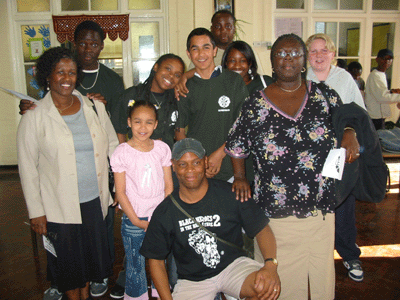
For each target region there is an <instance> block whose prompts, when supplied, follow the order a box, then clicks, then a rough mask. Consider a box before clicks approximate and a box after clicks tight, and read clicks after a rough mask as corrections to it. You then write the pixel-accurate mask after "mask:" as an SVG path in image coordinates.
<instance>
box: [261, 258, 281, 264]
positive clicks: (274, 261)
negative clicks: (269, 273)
mask: <svg viewBox="0 0 400 300" xmlns="http://www.w3.org/2000/svg"><path fill="white" fill-rule="evenodd" d="M267 261H270V262H272V263H273V264H274V265H275V266H278V260H277V259H276V258H266V259H264V262H267Z"/></svg>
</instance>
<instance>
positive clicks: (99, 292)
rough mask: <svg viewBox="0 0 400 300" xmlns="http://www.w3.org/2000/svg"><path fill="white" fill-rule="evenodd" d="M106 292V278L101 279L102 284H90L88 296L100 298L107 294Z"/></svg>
mask: <svg viewBox="0 0 400 300" xmlns="http://www.w3.org/2000/svg"><path fill="white" fill-rule="evenodd" d="M107 290H108V278H105V279H103V282H100V283H99V282H91V283H90V295H92V297H100V296H103V295H104V294H105V293H107Z"/></svg>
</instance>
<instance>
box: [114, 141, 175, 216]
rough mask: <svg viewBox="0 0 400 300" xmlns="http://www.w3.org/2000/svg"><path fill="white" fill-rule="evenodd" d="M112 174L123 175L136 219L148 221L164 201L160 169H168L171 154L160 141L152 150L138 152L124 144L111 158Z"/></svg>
mask: <svg viewBox="0 0 400 300" xmlns="http://www.w3.org/2000/svg"><path fill="white" fill-rule="evenodd" d="M110 163H111V167H112V170H113V172H116V173H122V172H125V177H126V195H127V196H128V199H129V202H130V203H131V205H132V207H133V209H134V211H135V213H136V215H137V216H138V217H140V218H143V217H149V218H150V217H151V215H152V214H153V211H154V210H155V209H156V207H157V205H158V204H159V203H160V202H161V201H162V200H164V187H165V183H164V171H163V167H168V166H170V165H171V150H170V148H169V146H168V145H167V144H166V143H164V142H162V141H159V140H154V148H153V149H152V150H151V151H149V152H141V151H139V150H136V149H135V148H132V147H131V146H129V145H128V144H127V143H123V144H120V145H119V146H118V147H117V148H116V149H115V151H114V153H113V155H112V156H111V160H110Z"/></svg>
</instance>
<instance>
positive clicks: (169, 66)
mask: <svg viewBox="0 0 400 300" xmlns="http://www.w3.org/2000/svg"><path fill="white" fill-rule="evenodd" d="M184 70H185V64H184V62H183V60H182V59H181V58H180V57H179V56H177V55H175V54H165V55H163V56H161V57H160V58H159V59H158V60H157V61H156V63H155V64H154V66H153V69H152V70H151V73H150V76H149V77H148V78H147V79H146V81H145V82H144V83H143V84H139V85H138V86H133V87H131V88H129V89H127V90H125V91H124V92H123V93H122V95H121V98H120V101H119V106H118V107H117V108H116V110H115V111H114V112H113V113H114V114H116V115H114V116H115V117H118V120H119V122H118V124H116V126H115V131H116V132H117V134H118V139H119V141H120V143H122V142H125V140H126V134H127V133H128V124H127V119H128V106H129V103H130V102H132V101H131V100H134V101H138V100H147V101H150V102H151V103H152V104H154V106H155V107H156V109H157V117H158V126H157V128H156V129H155V130H154V133H153V135H152V136H151V138H152V139H155V140H162V141H163V142H165V143H167V144H168V146H169V147H170V148H172V145H173V144H174V134H175V122H176V120H177V117H178V106H177V104H176V99H175V97H174V87H175V86H176V84H177V83H178V82H179V79H180V78H181V76H182V74H183V72H184ZM128 135H129V137H130V133H128Z"/></svg>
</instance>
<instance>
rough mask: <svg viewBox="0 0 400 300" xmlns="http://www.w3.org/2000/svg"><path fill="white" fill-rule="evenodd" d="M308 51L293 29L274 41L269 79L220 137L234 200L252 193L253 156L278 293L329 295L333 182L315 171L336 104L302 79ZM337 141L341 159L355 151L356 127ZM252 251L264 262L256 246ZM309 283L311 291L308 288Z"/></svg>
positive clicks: (326, 147) (330, 93) (331, 143)
mask: <svg viewBox="0 0 400 300" xmlns="http://www.w3.org/2000/svg"><path fill="white" fill-rule="evenodd" d="M306 61H307V50H306V47H305V44H304V42H303V41H302V40H301V39H300V38H299V37H298V36H296V35H294V34H290V35H284V36H281V37H279V38H278V39H277V41H276V42H275V43H274V45H273V47H272V50H271V62H272V67H273V77H274V79H275V82H274V83H273V84H271V85H269V86H268V87H267V88H266V89H264V90H262V91H260V92H259V93H255V94H253V95H252V96H251V97H250V98H249V99H247V100H246V102H245V103H244V105H243V107H242V111H241V114H240V116H239V118H238V119H237V120H236V122H235V124H234V125H233V127H232V129H231V132H230V134H229V136H228V141H227V143H226V149H225V151H226V153H227V154H228V155H230V156H231V157H232V163H233V167H234V174H235V182H234V183H233V189H234V190H235V191H236V193H237V196H238V197H237V198H238V199H239V198H240V199H241V200H246V199H247V198H248V197H249V196H250V189H249V185H248V182H247V181H246V179H245V176H244V173H245V171H244V158H246V157H247V156H248V155H249V154H250V153H252V154H253V155H254V169H255V181H254V184H255V185H254V195H253V197H254V200H255V201H256V202H257V203H258V204H259V205H260V207H261V208H262V209H263V210H264V212H265V214H266V215H267V216H268V217H269V218H270V226H271V228H272V230H273V231H274V234H275V236H276V240H277V247H278V252H277V261H278V262H279V264H278V274H279V276H280V278H281V282H282V292H281V296H280V298H279V299H308V297H309V296H308V291H309V290H310V293H311V299H333V298H334V292H335V270H334V260H333V249H334V229H335V226H334V220H335V217H334V212H335V190H334V187H335V186H334V180H333V179H332V178H328V177H324V176H322V175H321V172H322V167H323V165H324V163H325V160H326V158H327V156H328V153H329V151H330V150H331V149H333V148H335V147H336V144H337V141H336V137H335V133H334V129H333V127H332V123H331V114H332V113H334V110H335V108H337V107H339V105H341V100H340V98H339V96H338V95H337V94H336V92H335V91H334V90H331V89H329V88H327V89H326V98H325V96H324V94H323V93H322V92H321V91H320V90H319V89H318V87H317V85H316V84H315V83H313V82H311V81H306V80H305V77H306ZM341 146H342V147H344V148H346V150H347V151H346V160H347V162H353V161H354V160H355V159H357V158H358V156H359V145H358V142H357V139H356V135H355V132H354V130H352V129H351V128H347V129H346V130H345V132H344V135H343V139H342V143H341ZM255 249H256V250H255V252H256V253H255V257H256V259H257V260H261V261H262V257H261V256H260V255H259V250H258V246H256V247H255ZM309 285H310V289H309Z"/></svg>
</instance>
